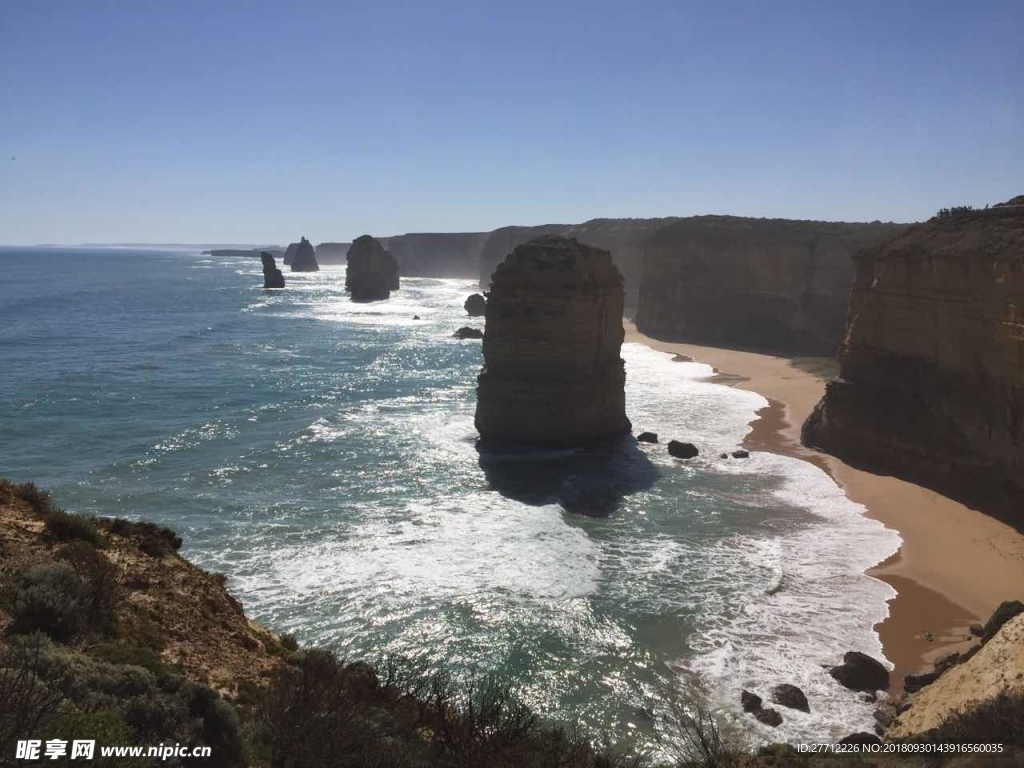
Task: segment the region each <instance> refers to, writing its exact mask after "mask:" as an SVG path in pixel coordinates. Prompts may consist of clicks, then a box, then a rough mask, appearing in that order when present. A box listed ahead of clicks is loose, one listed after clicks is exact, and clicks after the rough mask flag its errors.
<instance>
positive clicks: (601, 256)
mask: <svg viewBox="0 0 1024 768" xmlns="http://www.w3.org/2000/svg"><path fill="white" fill-rule="evenodd" d="M622 302H623V294H622V275H621V274H619V271H618V270H617V269H616V268H615V265H614V264H613V263H612V259H611V255H610V254H609V253H608V252H607V251H603V250H601V249H600V248H593V247H590V246H587V245H584V244H582V243H579V242H577V241H575V240H569V239H566V238H563V237H557V236H553V235H547V236H544V237H539V238H537V239H535V240H531V241H530V242H529V243H526V244H524V245H520V246H518V247H517V248H516V249H515V250H514V251H513V252H512V253H511V254H509V255H508V257H507V258H506V260H505V261H504V262H503V263H502V264H501V265H499V267H498V269H497V270H496V271H495V273H494V282H493V283H492V285H491V291H490V294H489V296H488V299H487V308H486V325H485V330H484V341H483V355H484V367H483V370H482V371H481V373H480V378H479V388H478V390H477V408H476V428H477V430H478V431H479V433H480V437H481V438H482V439H483V440H484V441H486V442H492V443H513V444H520V445H545V446H581V445H586V444H589V443H594V442H597V441H600V440H602V439H605V438H611V437H615V436H619V435H623V434H626V433H628V432H629V431H630V428H631V426H630V423H629V419H627V418H626V403H625V391H624V386H625V381H626V372H625V364H624V363H623V361H622V358H621V357H620V350H621V347H622V341H623V338H624V332H623V328H622Z"/></svg>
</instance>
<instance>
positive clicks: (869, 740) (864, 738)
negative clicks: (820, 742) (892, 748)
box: [839, 731, 882, 745]
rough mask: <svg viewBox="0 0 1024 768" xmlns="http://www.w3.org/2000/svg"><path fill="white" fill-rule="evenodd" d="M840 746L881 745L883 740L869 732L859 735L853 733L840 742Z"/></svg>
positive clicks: (859, 732) (860, 732)
mask: <svg viewBox="0 0 1024 768" xmlns="http://www.w3.org/2000/svg"><path fill="white" fill-rule="evenodd" d="M839 743H840V744H861V745H866V744H872V745H873V744H881V743H882V740H881V739H880V738H878V737H877V736H876V735H875V734H873V733H868V732H867V731H857V733H851V734H850V735H849V736H846V737H844V738H842V739H840V740H839Z"/></svg>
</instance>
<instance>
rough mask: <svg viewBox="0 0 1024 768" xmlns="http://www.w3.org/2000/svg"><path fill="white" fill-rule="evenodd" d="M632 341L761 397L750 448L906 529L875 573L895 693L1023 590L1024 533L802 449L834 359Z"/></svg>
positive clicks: (629, 334)
mask: <svg viewBox="0 0 1024 768" xmlns="http://www.w3.org/2000/svg"><path fill="white" fill-rule="evenodd" d="M626 341H627V342H630V341H632V342H639V343H642V344H646V345H647V346H649V347H652V348H654V349H658V350H661V351H663V352H669V353H672V354H675V355H678V356H680V359H692V360H694V361H697V362H701V363H706V364H708V365H711V366H712V367H713V368H715V370H716V371H717V372H719V373H720V374H722V376H721V379H722V383H723V384H728V385H730V386H736V387H739V388H740V389H745V390H750V391H752V392H757V393H758V394H760V395H762V396H763V397H765V398H766V399H767V400H768V401H769V405H768V406H766V407H765V408H762V409H761V411H759V412H758V418H757V419H756V420H755V421H754V422H752V424H751V431H750V433H749V434H748V435H747V438H746V441H745V444H746V445H747V447H749V448H751V449H753V450H763V451H773V452H777V453H784V454H787V455H791V456H797V457H799V458H801V459H805V460H807V461H811V462H813V463H814V464H816V465H817V466H819V467H821V468H822V469H824V470H825V471H827V472H828V473H829V474H830V475H831V476H832V477H833V478H834V479H835V480H836V482H837V483H839V484H840V485H841V486H842V487H843V489H844V491H845V492H846V495H847V496H848V497H849V498H850V499H851V500H853V501H855V502H857V503H860V504H863V505H864V506H865V507H866V508H867V512H866V514H867V515H868V516H869V517H871V518H873V519H875V520H878V521H880V522H882V523H883V524H884V525H886V526H887V527H889V528H893V529H895V530H897V531H899V533H900V536H901V537H902V539H903V544H902V546H901V547H900V550H899V551H898V552H897V553H896V554H895V555H893V556H892V557H891V558H889V559H888V560H886V561H885V562H884V563H879V564H878V565H877V566H875V567H874V568H872V569H871V570H869V571H868V573H869V574H870V575H872V576H874V577H875V578H878V579H881V580H882V581H885V582H886V583H887V584H889V585H891V586H892V587H893V588H894V589H895V590H896V591H897V593H898V594H897V596H896V597H895V598H893V599H892V600H891V601H890V602H889V616H888V618H886V619H885V620H884V621H882V622H881V623H880V624H879V625H877V626H876V630H877V631H878V634H879V637H880V638H881V640H882V646H883V648H884V650H885V655H886V656H887V657H888V659H889V660H890V661H891V662H893V664H894V665H895V667H896V669H895V671H894V673H893V676H892V681H893V685H892V689H891V692H892V693H893V694H898V693H900V692H902V683H903V677H904V676H905V675H906V674H908V673H911V672H915V671H918V670H922V669H926V668H929V665H930V664H931V663H932V662H933V661H935V659H936V658H937V657H939V656H941V655H942V654H944V653H946V652H949V651H953V650H959V649H961V648H962V647H964V646H965V645H966V644H967V643H968V641H969V638H970V632H969V630H968V627H969V625H970V624H971V623H974V622H984V621H985V619H987V618H988V617H989V615H991V613H992V611H993V610H995V608H996V607H997V606H998V605H999V603H1001V602H1002V601H1003V600H1009V599H1018V598H1020V597H1021V596H1022V594H1021V593H1022V590H1024V535H1022V534H1021V533H1019V532H1017V531H1016V530H1014V529H1013V528H1011V527H1010V526H1008V525H1006V524H1004V523H1001V522H999V521H998V520H995V519H993V518H991V517H988V516H986V515H984V514H982V513H981V512H978V511H976V510H973V509H970V508H969V507H966V506H964V505H963V504H960V503H958V502H955V501H952V500H951V499H948V498H946V497H944V496H941V495H939V494H937V493H935V492H933V491H930V490H928V489H926V488H922V487H920V486H917V485H914V484H913V483H908V482H905V481H903V480H898V479H896V478H894V477H889V476H885V475H876V474H872V473H870V472H865V471H863V470H859V469H854V468H853V467H851V466H849V465H847V464H845V463H843V462H842V461H840V460H839V459H837V458H835V457H834V456H830V455H827V454H824V453H820V452H817V451H812V450H809V449H807V448H804V447H803V446H802V445H801V444H800V427H801V425H802V424H803V423H804V420H805V419H806V418H807V416H808V415H810V413H811V411H812V410H813V409H814V406H815V405H816V404H817V403H818V401H819V400H820V399H821V396H822V394H823V393H824V391H825V382H826V380H827V379H828V378H829V377H830V376H831V375H833V374H834V373H835V370H836V367H835V363H834V361H832V360H831V359H828V358H792V359H791V358H782V357H774V356H772V355H763V354H758V353H754V352H740V351H735V350H727V349H719V348H716V347H701V346H697V345H694V344H682V343H675V342H664V341H657V340H655V339H651V338H649V337H647V336H644V335H643V334H641V333H639V332H638V331H637V330H636V329H635V327H634V326H633V324H632V323H630V322H626Z"/></svg>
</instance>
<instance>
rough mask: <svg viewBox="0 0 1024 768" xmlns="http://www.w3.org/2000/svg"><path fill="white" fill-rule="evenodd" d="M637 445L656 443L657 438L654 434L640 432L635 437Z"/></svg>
mask: <svg viewBox="0 0 1024 768" xmlns="http://www.w3.org/2000/svg"><path fill="white" fill-rule="evenodd" d="M636 441H637V442H638V443H656V442H658V436H657V435H656V434H655V433H654V432H641V433H640V434H639V435H637V436H636Z"/></svg>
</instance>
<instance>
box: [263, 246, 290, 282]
mask: <svg viewBox="0 0 1024 768" xmlns="http://www.w3.org/2000/svg"><path fill="white" fill-rule="evenodd" d="M260 259H261V260H262V261H263V287H264V288H284V275H283V274H281V270H280V269H278V268H277V264H275V263H274V257H273V256H272V255H271V254H270V253H268V252H267V251H263V253H261V254H260Z"/></svg>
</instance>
